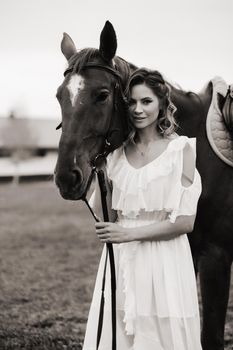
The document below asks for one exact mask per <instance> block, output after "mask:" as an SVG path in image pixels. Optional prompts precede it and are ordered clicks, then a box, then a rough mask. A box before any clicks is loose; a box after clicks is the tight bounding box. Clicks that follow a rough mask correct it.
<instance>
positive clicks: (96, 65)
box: [55, 22, 130, 200]
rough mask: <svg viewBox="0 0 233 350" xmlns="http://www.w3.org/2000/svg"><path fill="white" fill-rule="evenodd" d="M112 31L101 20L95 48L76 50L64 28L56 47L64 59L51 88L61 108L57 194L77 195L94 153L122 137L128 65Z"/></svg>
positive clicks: (82, 189) (88, 175)
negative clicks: (58, 83)
mask: <svg viewBox="0 0 233 350" xmlns="http://www.w3.org/2000/svg"><path fill="white" fill-rule="evenodd" d="M116 48H117V40H116V34H115V31H114V28H113V26H112V25H111V23H109V22H106V24H105V26H104V28H103V30H102V32H101V35H100V46H99V49H89V48H87V49H83V50H81V51H78V52H77V50H76V48H75V45H74V43H73V41H72V39H71V38H70V37H69V36H68V35H67V34H64V37H63V40H62V43H61V50H62V52H63V54H64V55H65V57H66V59H67V60H68V69H67V70H66V71H65V73H64V75H65V79H64V81H63V83H62V85H61V86H59V88H58V90H57V99H58V101H59V103H60V106H61V111H62V123H61V124H60V126H61V127H62V134H61V139H60V143H59V152H58V160H57V165H56V169H55V181H56V184H57V186H58V188H59V190H60V193H61V195H62V197H63V198H65V199H71V200H76V199H80V198H82V197H83V196H84V195H85V193H86V191H87V190H88V187H89V185H90V182H91V177H92V167H93V164H94V161H95V158H96V156H97V155H99V154H101V153H108V152H110V151H112V150H114V149H115V148H117V147H119V146H120V145H121V144H122V142H123V141H124V139H125V137H126V132H127V118H126V112H127V111H126V108H125V107H126V106H125V101H124V96H123V89H124V87H125V83H126V81H127V78H128V75H129V73H130V65H129V64H128V63H127V62H126V61H124V60H123V59H121V58H119V57H115V53H116Z"/></svg>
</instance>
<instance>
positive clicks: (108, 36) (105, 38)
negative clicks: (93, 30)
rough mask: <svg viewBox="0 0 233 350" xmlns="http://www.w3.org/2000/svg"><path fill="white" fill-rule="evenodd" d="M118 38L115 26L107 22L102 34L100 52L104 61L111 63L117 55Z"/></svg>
mask: <svg viewBox="0 0 233 350" xmlns="http://www.w3.org/2000/svg"><path fill="white" fill-rule="evenodd" d="M116 49H117V38H116V33H115V30H114V28H113V25H112V24H111V23H110V22H109V21H107V22H106V23H105V26H104V28H103V30H102V32H101V34H100V47H99V51H100V54H101V56H102V57H103V59H104V60H105V61H107V62H110V61H111V60H112V59H113V57H114V56H115V54H116Z"/></svg>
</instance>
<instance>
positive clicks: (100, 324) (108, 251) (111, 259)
mask: <svg viewBox="0 0 233 350" xmlns="http://www.w3.org/2000/svg"><path fill="white" fill-rule="evenodd" d="M96 173H97V178H98V182H99V187H100V194H101V204H102V211H103V217H104V221H109V216H108V208H107V201H106V197H107V187H106V183H105V177H104V172H103V170H99V171H96ZM83 200H84V202H85V203H86V205H87V207H88V209H89V210H90V212H91V214H92V216H93V217H94V219H95V220H96V221H99V219H98V217H97V216H96V214H95V213H94V211H93V210H92V208H91V207H90V205H89V203H88V201H87V199H86V198H84V199H83ZM106 246H107V249H106V257H105V263H104V272H103V280H102V288H101V301H100V313H99V320H98V328H97V341H96V349H97V350H98V348H99V343H100V339H101V334H102V329H103V317H104V304H105V297H104V291H105V280H106V267H107V260H108V255H109V262H110V272H111V292H112V293H111V304H112V305H111V306H112V350H116V274H115V261H114V252H113V247H112V243H106Z"/></svg>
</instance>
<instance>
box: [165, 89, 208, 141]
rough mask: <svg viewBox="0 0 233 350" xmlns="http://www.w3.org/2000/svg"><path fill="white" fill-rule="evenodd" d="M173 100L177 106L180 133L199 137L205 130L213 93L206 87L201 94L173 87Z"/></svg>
mask: <svg viewBox="0 0 233 350" xmlns="http://www.w3.org/2000/svg"><path fill="white" fill-rule="evenodd" d="M172 100H173V102H174V104H175V105H176V107H177V112H176V120H177V122H178V126H179V127H178V130H177V131H178V134H180V135H187V136H188V137H197V136H199V135H200V132H202V130H204V129H205V128H203V127H202V126H203V125H204V124H205V121H206V116H207V112H208V109H209V105H210V102H211V94H210V93H209V90H208V89H206V90H205V91H204V92H202V93H201V94H195V93H193V92H185V91H182V90H179V89H176V88H173V89H172Z"/></svg>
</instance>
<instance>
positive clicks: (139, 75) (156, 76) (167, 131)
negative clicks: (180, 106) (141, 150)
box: [126, 68, 178, 138]
mask: <svg viewBox="0 0 233 350" xmlns="http://www.w3.org/2000/svg"><path fill="white" fill-rule="evenodd" d="M139 84H145V85H146V86H147V87H149V88H150V89H151V90H152V91H153V93H154V94H155V95H156V96H157V97H158V99H159V100H160V106H161V107H160V111H159V115H158V119H157V129H158V132H159V133H160V134H162V135H166V136H169V135H171V134H172V133H173V132H174V131H175V130H176V127H177V126H178V125H177V123H176V121H175V118H174V113H175V111H176V106H175V105H174V104H173V103H172V101H171V99H170V86H169V85H168V84H167V83H166V82H165V80H164V78H163V76H162V74H161V73H160V72H158V71H157V70H150V69H147V68H139V69H137V70H135V71H134V72H133V73H132V74H131V76H130V78H129V80H128V84H127V88H126V96H127V98H128V99H130V93H131V91H132V88H133V87H134V86H135V85H139ZM130 126H131V128H132V132H131V133H130V136H131V137H130V138H132V134H133V135H135V130H133V129H134V128H133V126H132V125H130Z"/></svg>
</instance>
